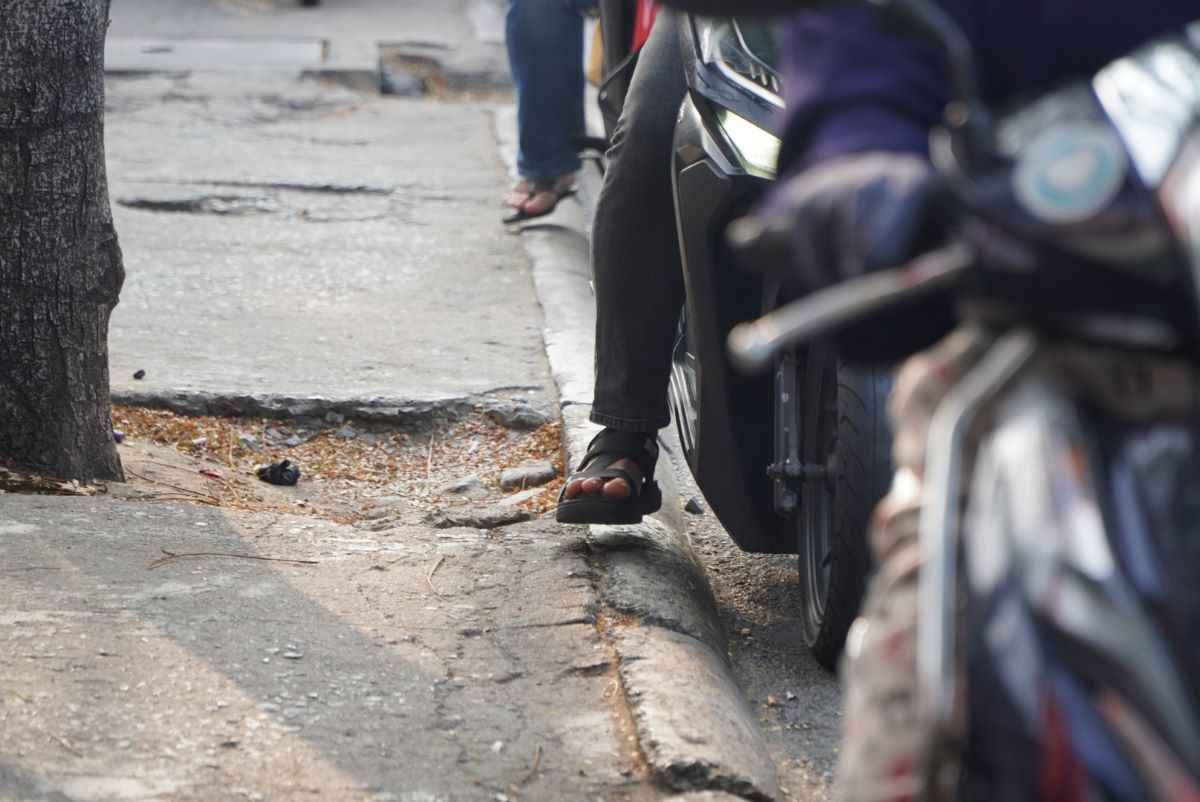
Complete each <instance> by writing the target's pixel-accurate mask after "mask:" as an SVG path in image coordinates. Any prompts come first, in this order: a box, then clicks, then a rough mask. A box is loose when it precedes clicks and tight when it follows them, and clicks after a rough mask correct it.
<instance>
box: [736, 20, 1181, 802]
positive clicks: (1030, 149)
mask: <svg viewBox="0 0 1200 802" xmlns="http://www.w3.org/2000/svg"><path fill="white" fill-rule="evenodd" d="M871 2H872V3H873V5H875V6H876V7H877V8H878V9H879V10H880V11H881V13H884V14H885V15H886V17H887V18H888V19H889V21H890V24H891V25H893V26H894V27H895V29H896V30H897V31H901V32H906V33H907V34H909V35H919V36H922V37H924V38H926V39H927V40H930V41H933V42H936V43H938V44H939V45H940V49H941V51H942V53H943V55H944V57H945V61H946V63H947V65H948V67H947V69H948V72H949V75H950V76H951V78H952V81H951V83H952V86H953V88H954V94H955V96H956V97H955V100H954V102H953V103H952V104H951V105H950V106H949V107H948V109H947V116H946V120H945V122H944V124H943V126H942V127H941V128H940V129H939V130H937V131H935V132H934V133H933V136H932V138H931V155H932V157H933V162H934V165H935V168H936V170H937V172H938V174H939V175H940V177H941V178H942V180H943V182H944V184H945V185H946V187H947V188H948V190H949V191H950V192H951V193H952V195H953V196H954V197H955V198H956V200H957V201H958V204H959V206H960V208H961V210H962V213H961V219H960V220H958V221H957V222H956V223H954V224H953V225H952V226H951V228H950V230H951V232H952V233H953V235H954V236H953V237H952V238H951V241H950V242H949V244H947V245H946V246H944V247H942V248H940V249H938V250H936V251H934V252H932V253H928V254H926V255H924V256H922V257H920V258H918V259H916V260H914V261H913V262H911V263H909V264H907V265H904V266H901V267H898V268H895V269H893V270H890V271H884V272H882V273H878V274H873V275H870V276H867V277H864V278H861V279H856V280H851V281H847V282H844V283H843V284H841V285H839V286H837V287H834V288H832V289H828V290H825V291H822V292H818V293H815V294H813V295H810V296H808V297H807V298H804V299H802V300H800V301H797V302H795V303H793V304H792V305H790V306H785V307H783V308H781V309H780V310H778V311H776V312H773V313H772V314H771V315H769V316H767V317H765V318H763V319H760V320H758V321H756V322H755V323H751V324H745V325H743V326H741V327H739V328H738V329H735V331H734V332H733V334H732V335H731V337H730V341H729V347H730V350H731V353H732V354H733V355H734V358H735V359H736V360H737V361H738V363H739V364H741V365H743V366H745V367H748V368H749V367H756V368H758V369H760V370H765V369H768V368H769V367H770V366H772V365H774V364H775V362H776V360H777V359H778V358H779V355H780V354H786V353H788V352H790V351H791V350H792V349H794V348H796V347H797V346H798V345H802V344H803V343H806V342H810V341H812V340H813V339H814V338H818V337H822V336H829V335H830V334H831V333H834V332H836V331H838V330H840V329H841V327H843V326H845V325H848V324H851V323H855V322H861V321H863V320H865V319H868V318H870V317H871V316H872V315H875V314H879V313H884V312H888V311H890V310H893V309H896V308H899V306H900V305H902V304H907V303H912V302H914V301H916V300H918V299H922V298H928V297H929V295H930V294H931V293H938V294H940V295H942V296H944V297H946V298H947V299H948V302H949V303H951V304H952V306H953V309H954V310H955V311H956V314H957V317H958V319H959V320H960V323H961V327H962V328H961V329H960V333H966V332H975V333H979V332H982V333H983V337H984V339H983V342H984V347H983V348H982V349H981V350H980V352H979V353H978V354H977V355H976V356H975V357H974V358H973V359H972V360H971V361H970V363H969V364H968V365H967V366H966V367H965V372H964V373H963V374H962V375H961V376H960V377H959V378H958V379H957V380H956V381H955V382H954V383H953V384H952V386H951V387H950V389H949V390H948V392H947V393H946V394H945V395H944V397H942V400H941V401H940V402H939V403H938V404H937V406H936V411H935V412H934V413H933V416H932V419H931V423H930V425H929V430H928V436H927V438H926V439H925V441H924V442H925V444H926V445H925V462H924V488H923V493H924V495H923V497H922V503H921V508H920V516H919V524H918V530H919V535H918V537H919V546H920V554H921V559H922V561H921V563H920V566H919V569H918V570H917V574H916V585H917V587H916V599H917V610H918V617H917V641H916V673H915V681H914V683H913V686H912V687H911V688H908V689H907V690H908V691H909V692H910V693H911V698H912V699H913V700H914V711H915V715H914V716H913V726H915V727H916V734H917V737H918V738H919V739H920V742H921V744H922V750H921V751H922V754H923V763H922V765H921V766H920V772H921V776H922V782H921V783H920V786H921V789H922V791H923V794H924V798H926V799H968V800H1013V799H1020V800H1047V801H1048V802H1049V800H1063V799H1072V800H1107V801H1108V802H1133V800H1156V801H1157V802H1168V800H1171V801H1173V802H1178V801H1179V800H1194V799H1200V583H1198V582H1197V576H1198V575H1200V532H1198V531H1197V528H1198V527H1200V509H1198V508H1197V505H1196V498H1197V494H1196V492H1195V483H1196V477H1197V476H1200V424H1198V423H1197V416H1196V409H1197V400H1198V395H1197V389H1198V387H1200V385H1198V383H1197V378H1198V367H1200V366H1198V364H1197V363H1198V360H1200V357H1198V356H1197V355H1198V353H1200V350H1198V349H1197V344H1198V341H1197V326H1198V325H1200V283H1198V282H1200V279H1198V278H1197V276H1198V275H1200V247H1198V245H1200V24H1194V25H1193V26H1192V27H1190V28H1189V29H1188V30H1186V31H1181V32H1179V33H1177V34H1174V35H1168V36H1165V37H1162V38H1160V39H1158V40H1155V41H1152V42H1150V43H1148V44H1146V45H1144V46H1142V47H1141V48H1140V49H1138V50H1137V51H1136V52H1134V53H1132V54H1130V55H1129V56H1127V57H1125V58H1122V59H1120V60H1118V61H1116V62H1115V63H1113V64H1112V65H1110V66H1108V67H1106V68H1104V69H1102V70H1101V71H1100V72H1099V73H1097V74H1096V75H1095V76H1094V77H1093V78H1092V79H1091V80H1090V81H1083V82H1078V83H1076V84H1073V85H1068V86H1065V87H1063V88H1060V89H1058V90H1056V91H1053V92H1051V93H1049V94H1047V95H1045V96H1043V97H1041V98H1039V99H1035V100H1033V101H1032V102H1027V103H1024V104H1023V105H1021V106H1020V107H1019V108H1016V109H1013V110H1010V111H1008V112H1007V113H1006V114H1004V115H1003V116H1001V117H998V118H996V119H995V121H993V116H992V114H991V110H989V109H987V108H986V107H985V106H984V104H983V103H982V101H981V100H980V98H979V95H978V93H977V91H976V88H975V84H974V76H975V75H976V74H977V73H976V69H975V64H974V56H973V54H972V52H971V50H970V47H969V46H967V44H966V43H967V41H968V40H967V39H966V37H965V36H964V35H963V34H962V32H961V31H960V30H959V29H957V27H956V26H955V24H954V23H953V21H952V20H951V19H950V18H949V17H948V16H947V15H946V14H944V12H941V11H940V9H939V8H938V7H937V6H936V5H935V4H933V3H931V2H929V0H871ZM972 336H978V335H977V334H975V335H972ZM854 640H855V637H854V636H852V638H851V647H850V649H851V651H853V648H854V647H853V643H854ZM896 693H899V691H897V692H896ZM894 701H895V700H894V699H893V700H890V701H889V703H894ZM914 798H915V797H914Z"/></svg>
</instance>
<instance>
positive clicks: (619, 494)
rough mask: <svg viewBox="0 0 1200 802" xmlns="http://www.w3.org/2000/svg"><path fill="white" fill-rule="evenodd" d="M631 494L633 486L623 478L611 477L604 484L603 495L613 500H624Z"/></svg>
mask: <svg viewBox="0 0 1200 802" xmlns="http://www.w3.org/2000/svg"><path fill="white" fill-rule="evenodd" d="M631 495H633V488H631V487H630V486H629V482H626V481H625V480H624V479H613V480H612V481H610V482H607V483H605V485H604V497H605V498H610V499H613V500H615V501H624V500H625V499H627V498H629V497H630V496H631Z"/></svg>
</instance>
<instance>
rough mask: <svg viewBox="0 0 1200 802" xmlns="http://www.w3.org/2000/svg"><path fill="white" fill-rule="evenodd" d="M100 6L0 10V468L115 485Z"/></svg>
mask: <svg viewBox="0 0 1200 802" xmlns="http://www.w3.org/2000/svg"><path fill="white" fill-rule="evenodd" d="M108 4H109V0H0V457H4V458H8V459H10V460H12V461H13V462H15V463H17V464H19V465H24V466H27V467H30V468H34V469H36V470H40V471H44V472H46V473H49V474H51V475H53V476H57V477H60V478H63V479H78V480H80V481H85V482H86V481H90V480H92V479H122V478H123V476H122V472H121V462H120V459H119V458H118V457H117V451H116V447H115V445H114V443H113V435H112V408H111V402H110V400H109V385H108V318H109V315H110V313H111V312H112V310H113V307H114V306H116V304H117V296H118V294H119V293H120V290H121V284H122V282H123V281H124V279H125V271H124V269H123V267H122V265H121V250H120V247H119V246H118V244H117V234H116V231H115V230H114V229H113V223H112V211H111V209H110V208H109V205H108V184H107V181H106V179H105V171H104V35H105V31H106V29H107V27H108Z"/></svg>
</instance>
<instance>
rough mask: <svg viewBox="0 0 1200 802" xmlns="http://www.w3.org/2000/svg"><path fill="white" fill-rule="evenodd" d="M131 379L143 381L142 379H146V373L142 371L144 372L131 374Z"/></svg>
mask: <svg viewBox="0 0 1200 802" xmlns="http://www.w3.org/2000/svg"><path fill="white" fill-rule="evenodd" d="M133 378H135V379H144V378H146V371H144V370H139V371H138V372H137V373H135V374H133Z"/></svg>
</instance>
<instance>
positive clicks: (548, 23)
mask: <svg viewBox="0 0 1200 802" xmlns="http://www.w3.org/2000/svg"><path fill="white" fill-rule="evenodd" d="M577 3H578V0H508V10H507V13H506V17H505V33H506V36H505V43H506V45H507V47H508V63H509V66H510V67H511V69H512V76H513V85H514V87H515V88H516V92H517V139H518V152H517V170H518V172H520V174H521V175H522V176H523V177H524V178H528V179H532V180H535V181H536V180H539V179H543V178H553V177H555V176H559V175H565V174H567V173H573V172H575V171H576V170H578V169H579V164H580V162H579V155H578V154H577V153H576V152H575V149H574V148H573V147H571V138H572V137H575V136H579V135H581V134H583V133H584V118H583V82H584V76H583V18H582V17H581V16H580V15H579V12H578V11H577V10H575V5H577Z"/></svg>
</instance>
